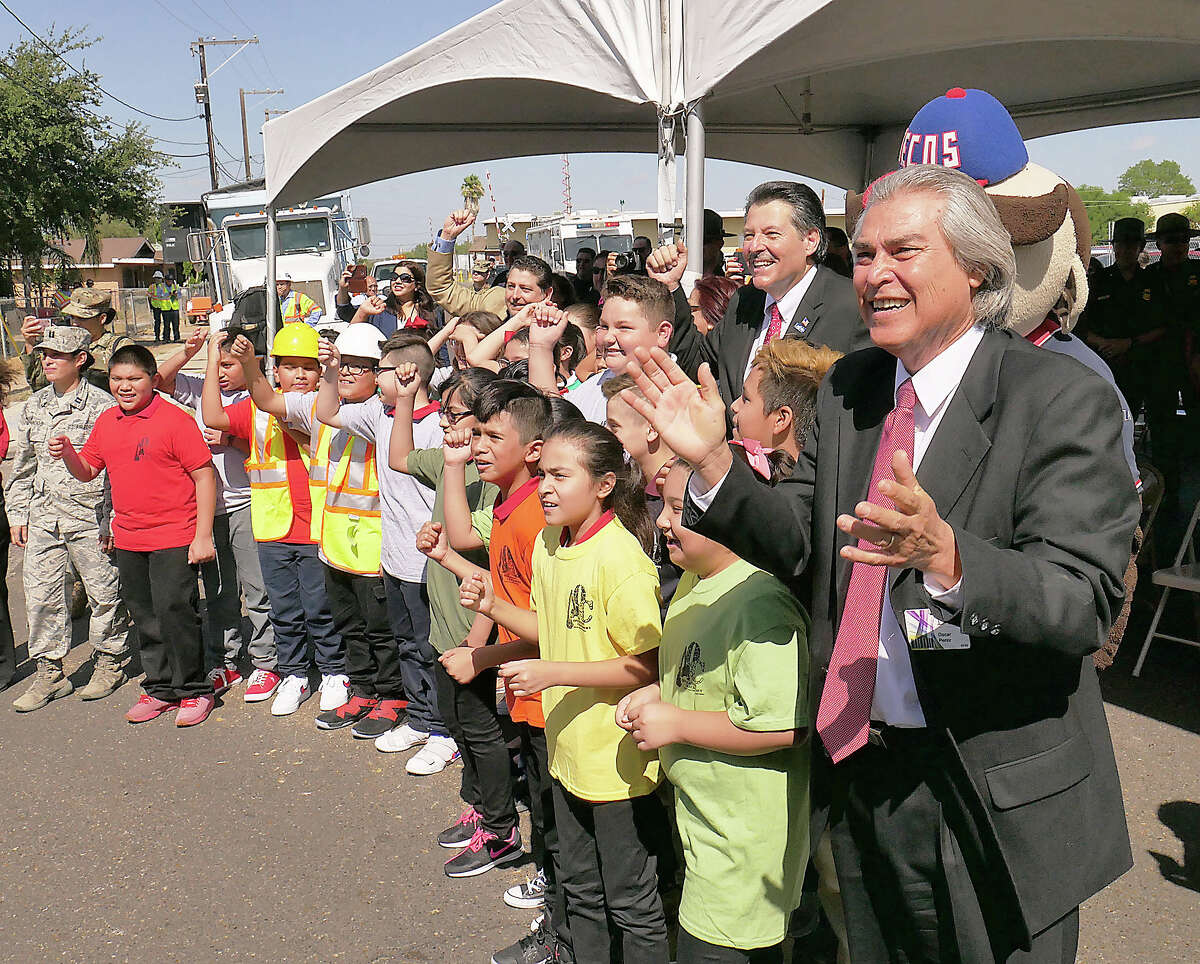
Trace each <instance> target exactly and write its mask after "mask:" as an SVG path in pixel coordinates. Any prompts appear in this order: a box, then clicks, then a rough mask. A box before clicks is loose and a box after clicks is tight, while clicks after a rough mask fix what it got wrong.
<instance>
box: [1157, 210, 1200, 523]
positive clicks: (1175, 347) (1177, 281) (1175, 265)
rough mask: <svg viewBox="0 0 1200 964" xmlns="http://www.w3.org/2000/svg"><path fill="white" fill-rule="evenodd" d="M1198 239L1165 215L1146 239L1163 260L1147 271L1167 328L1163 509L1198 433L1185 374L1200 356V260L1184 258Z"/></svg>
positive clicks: (1196, 402) (1199, 404) (1160, 448)
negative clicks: (1181, 413) (1180, 414)
mask: <svg viewBox="0 0 1200 964" xmlns="http://www.w3.org/2000/svg"><path fill="white" fill-rule="evenodd" d="M1198 234H1200V231H1196V230H1195V229H1194V228H1193V227H1192V226H1191V224H1189V223H1188V219H1187V218H1186V217H1184V216H1183V215H1182V214H1164V215H1163V216H1162V217H1161V218H1159V219H1158V223H1157V224H1156V225H1155V228H1154V233H1153V234H1151V235H1150V238H1151V239H1153V240H1154V241H1155V242H1157V244H1158V250H1159V251H1161V252H1162V258H1161V259H1160V260H1159V261H1158V262H1157V263H1155V264H1152V265H1150V266H1149V267H1148V268H1147V269H1146V276H1147V277H1148V278H1149V279H1150V282H1151V284H1152V285H1153V286H1154V296H1155V298H1156V299H1157V300H1158V301H1159V302H1160V303H1161V305H1162V309H1163V316H1164V318H1165V320H1166V323H1167V336H1166V337H1165V338H1164V339H1163V340H1162V342H1161V344H1159V345H1158V346H1157V349H1158V354H1159V360H1160V364H1159V372H1160V377H1161V378H1162V380H1163V388H1164V392H1165V393H1166V394H1167V396H1168V399H1167V405H1166V408H1167V413H1166V416H1165V417H1166V428H1165V430H1163V432H1162V433H1160V434H1162V435H1163V443H1164V444H1160V443H1159V442H1158V441H1156V440H1155V438H1154V435H1155V431H1154V426H1153V424H1151V427H1150V434H1151V442H1152V443H1153V446H1154V458H1155V461H1156V462H1157V464H1158V465H1159V468H1161V469H1162V470H1163V473H1164V475H1165V477H1166V487H1167V492H1166V498H1167V500H1168V502H1167V505H1168V506H1173V505H1174V502H1175V499H1176V496H1177V494H1178V492H1179V476H1180V466H1181V465H1182V464H1183V460H1184V459H1185V458H1188V457H1189V455H1190V452H1189V451H1186V449H1190V448H1191V447H1192V446H1194V445H1195V436H1196V433H1197V432H1198V431H1200V398H1198V396H1197V390H1196V387H1195V384H1194V382H1193V381H1192V379H1190V378H1189V374H1191V375H1193V376H1195V375H1197V374H1200V373H1198V372H1196V371H1195V368H1196V362H1195V359H1196V357H1197V356H1198V355H1200V260H1197V259H1194V258H1189V257H1188V247H1189V245H1188V242H1189V241H1190V240H1191V239H1192V238H1194V237H1196V236H1197V235H1198ZM1180 405H1182V407H1183V409H1184V411H1186V412H1187V416H1186V419H1185V420H1181V419H1180V418H1179V417H1178V416H1177V415H1176V411H1177V409H1178V406H1180Z"/></svg>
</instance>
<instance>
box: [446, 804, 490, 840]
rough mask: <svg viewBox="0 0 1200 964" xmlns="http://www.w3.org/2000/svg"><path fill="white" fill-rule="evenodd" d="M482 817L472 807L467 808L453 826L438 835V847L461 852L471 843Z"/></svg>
mask: <svg viewBox="0 0 1200 964" xmlns="http://www.w3.org/2000/svg"><path fill="white" fill-rule="evenodd" d="M482 819H483V817H482V816H481V815H480V813H479V811H478V810H476V809H475V808H474V807H467V809H466V810H464V811H463V812H462V816H460V817H459V818H458V819H457V820H456V821H454V823H453V824H451V825H450V826H449V827H447V828H446V829H445V830H443V831H442V832H441V833H439V834H438V838H437V840H438V846H439V847H445V848H446V849H447V850H462V849H463V847H465V846H466V845H467V844H469V843H470V842H471V838H472V837H474V836H475V831H476V830H478V829H479V821H481V820H482Z"/></svg>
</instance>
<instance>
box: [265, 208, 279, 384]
mask: <svg viewBox="0 0 1200 964" xmlns="http://www.w3.org/2000/svg"><path fill="white" fill-rule="evenodd" d="M278 241H279V233H278V231H277V230H276V223H275V206H274V205H273V204H268V205H267V290H266V291H265V292H264V294H265V295H266V296H267V380H268V381H269V382H270V383H271V385H274V384H275V358H274V356H272V354H271V346H272V345H273V344H274V343H275V330H276V329H277V328H278V327H279V295H278V294H276V290H275V277H276V276H275V256H276V252H277V248H278Z"/></svg>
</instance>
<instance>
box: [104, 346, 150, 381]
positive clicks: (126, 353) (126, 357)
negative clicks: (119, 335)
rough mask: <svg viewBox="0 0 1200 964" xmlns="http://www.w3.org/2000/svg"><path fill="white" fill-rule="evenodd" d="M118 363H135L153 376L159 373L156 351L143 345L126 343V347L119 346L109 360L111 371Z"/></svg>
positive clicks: (135, 365) (134, 364) (136, 366)
mask: <svg viewBox="0 0 1200 964" xmlns="http://www.w3.org/2000/svg"><path fill="white" fill-rule="evenodd" d="M116 365H133V366H134V367H135V368H139V369H141V370H142V371H144V372H145V373H146V374H147V375H149V376H150V377H151V378H153V377H154V376H155V375H157V374H158V362H157V361H155V360H154V353H153V352H151V351H150V349H149V348H146V347H144V346H143V345H126V346H125V347H124V348H118V349H117V350H116V351H114V352H113V353H112V357H111V358H109V360H108V367H109V370H110V371H111V370H112V369H113V368H114V367H115V366H116Z"/></svg>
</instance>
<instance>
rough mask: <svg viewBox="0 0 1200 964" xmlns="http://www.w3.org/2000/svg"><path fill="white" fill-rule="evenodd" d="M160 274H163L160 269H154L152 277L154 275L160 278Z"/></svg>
mask: <svg viewBox="0 0 1200 964" xmlns="http://www.w3.org/2000/svg"><path fill="white" fill-rule="evenodd" d="M162 276H163V275H162V272H161V271H155V272H154V277H156V278H161V277H162Z"/></svg>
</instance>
